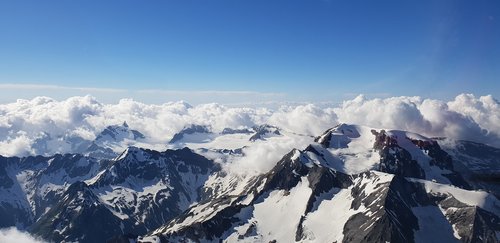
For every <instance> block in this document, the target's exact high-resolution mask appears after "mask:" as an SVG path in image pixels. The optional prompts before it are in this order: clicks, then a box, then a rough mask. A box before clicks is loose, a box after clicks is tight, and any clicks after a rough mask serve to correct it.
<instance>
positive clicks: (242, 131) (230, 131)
mask: <svg viewBox="0 0 500 243" xmlns="http://www.w3.org/2000/svg"><path fill="white" fill-rule="evenodd" d="M253 132H254V131H252V130H250V129H247V128H243V129H232V128H224V129H223V130H222V132H221V134H250V133H253Z"/></svg>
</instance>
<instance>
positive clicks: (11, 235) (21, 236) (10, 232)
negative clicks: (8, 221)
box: [0, 227, 44, 243]
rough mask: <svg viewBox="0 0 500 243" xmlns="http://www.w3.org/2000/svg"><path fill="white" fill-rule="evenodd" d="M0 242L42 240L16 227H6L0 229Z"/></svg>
mask: <svg viewBox="0 0 500 243" xmlns="http://www.w3.org/2000/svg"><path fill="white" fill-rule="evenodd" d="M0 242H5V243H43V242H44V241H42V240H40V239H36V238H35V237H33V236H31V235H30V234H29V233H27V232H23V231H19V230H18V229H16V228H14V227H12V228H6V229H0Z"/></svg>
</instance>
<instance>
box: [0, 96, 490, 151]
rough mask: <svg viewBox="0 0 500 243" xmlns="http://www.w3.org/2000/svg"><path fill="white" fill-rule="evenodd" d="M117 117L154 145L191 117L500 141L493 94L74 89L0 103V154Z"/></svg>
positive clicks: (217, 124) (90, 129)
mask: <svg viewBox="0 0 500 243" xmlns="http://www.w3.org/2000/svg"><path fill="white" fill-rule="evenodd" d="M123 121H127V123H128V124H129V126H130V127H131V128H132V129H136V130H139V131H140V132H141V133H143V134H144V135H146V137H148V141H147V142H149V143H152V144H166V143H167V142H168V141H169V140H170V139H171V138H172V136H173V135H174V134H175V133H176V132H178V131H179V130H181V129H182V128H183V127H184V126H186V125H189V124H200V125H209V126H211V127H212V129H213V130H214V131H216V132H217V131H222V129H224V128H226V127H231V128H241V127H251V126H254V125H259V124H264V123H267V124H271V125H275V126H278V127H281V128H283V129H285V130H287V131H290V132H294V133H298V134H305V135H312V136H317V135H320V134H321V133H322V132H323V131H324V130H326V129H328V128H330V127H332V126H335V125H336V124H338V123H339V122H344V123H354V124H359V125H366V126H370V127H374V128H385V129H401V130H408V131H413V132H416V133H420V134H423V135H426V136H431V137H437V136H439V137H449V138H453V139H466V140H472V141H479V142H483V143H487V144H490V145H493V146H497V147H500V105H499V102H498V101H497V100H495V99H494V98H493V97H492V96H481V97H476V96H474V95H471V94H461V95H458V96H457V97H455V99H453V100H450V101H442V100H434V99H423V98H421V97H391V98H385V99H367V98H365V97H364V96H362V95H360V96H358V97H356V98H354V99H352V100H346V101H344V102H343V103H342V104H340V105H337V106H331V107H323V106H318V105H315V104H306V105H283V106H281V107H280V108H277V109H271V108H266V107H261V108H255V107H253V108H248V107H228V106H224V105H220V104H215V103H212V104H201V105H196V106H191V105H190V104H187V103H186V102H169V103H164V104H160V105H156V104H145V103H141V102H137V101H134V100H131V99H122V100H120V101H119V102H118V103H116V104H105V103H101V102H99V101H98V100H97V99H95V98H94V97H91V96H76V97H71V98H68V99H66V100H61V101H57V100H54V99H52V98H48V97H37V98H34V99H31V100H21V99H20V100H17V101H16V102H13V103H7V104H0V154H1V155H4V156H25V155H29V154H35V153H36V151H34V150H33V146H32V145H33V143H35V142H36V141H37V139H39V138H41V137H50V138H51V139H52V140H53V141H54V143H56V144H57V141H63V140H64V139H67V138H74V137H79V138H83V139H86V140H92V139H94V138H95V137H96V135H97V134H98V133H99V132H100V131H102V130H103V129H104V128H105V127H106V126H109V125H116V124H121V123H123ZM56 147H57V146H56ZM58 149H59V150H58V151H54V152H71V151H69V150H70V149H71V148H67V147H64V146H59V147H58Z"/></svg>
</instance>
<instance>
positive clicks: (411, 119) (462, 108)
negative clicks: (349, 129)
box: [334, 94, 500, 146]
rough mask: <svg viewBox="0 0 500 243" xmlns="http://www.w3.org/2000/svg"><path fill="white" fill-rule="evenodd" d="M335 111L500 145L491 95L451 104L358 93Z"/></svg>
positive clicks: (362, 120) (350, 119) (378, 124)
mask: <svg viewBox="0 0 500 243" xmlns="http://www.w3.org/2000/svg"><path fill="white" fill-rule="evenodd" d="M334 110H335V113H336V114H337V115H338V118H339V121H340V122H346V123H354V124H360V125H366V126H370V127H375V128H388V129H400V130H407V131H412V132H417V133H420V134H423V135H427V136H430V137H449V138H452V139H464V140H472V141H478V142H482V143H487V144H490V145H494V146H500V130H499V129H498V128H499V125H498V124H500V117H499V115H498V114H499V112H500V108H499V103H498V101H496V100H495V99H493V97H491V96H482V97H480V98H476V97H475V96H474V95H471V94H461V95H459V96H457V97H456V98H455V100H453V101H450V102H448V103H447V102H445V101H440V100H433V99H422V98H420V97H391V98H386V99H365V98H364V97H363V96H358V97H356V98H355V99H353V100H348V101H345V102H343V104H342V105H341V106H340V107H337V108H335V109H334Z"/></svg>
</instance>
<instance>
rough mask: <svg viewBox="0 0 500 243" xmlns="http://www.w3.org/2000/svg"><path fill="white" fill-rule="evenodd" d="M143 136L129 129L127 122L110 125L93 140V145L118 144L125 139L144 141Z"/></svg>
mask: <svg viewBox="0 0 500 243" xmlns="http://www.w3.org/2000/svg"><path fill="white" fill-rule="evenodd" d="M144 138H145V136H144V135H143V134H142V133H140V132H139V131H137V130H132V129H130V128H129V126H128V124H127V122H123V124H122V125H112V126H108V127H106V128H105V129H104V130H103V131H102V132H101V133H100V134H99V135H97V137H96V139H95V141H94V142H95V143H96V144H98V145H102V144H105V143H109V142H120V141H123V140H125V139H130V140H138V139H144Z"/></svg>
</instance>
